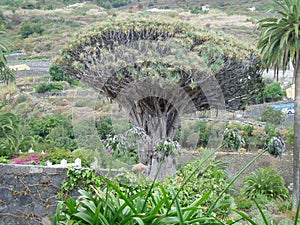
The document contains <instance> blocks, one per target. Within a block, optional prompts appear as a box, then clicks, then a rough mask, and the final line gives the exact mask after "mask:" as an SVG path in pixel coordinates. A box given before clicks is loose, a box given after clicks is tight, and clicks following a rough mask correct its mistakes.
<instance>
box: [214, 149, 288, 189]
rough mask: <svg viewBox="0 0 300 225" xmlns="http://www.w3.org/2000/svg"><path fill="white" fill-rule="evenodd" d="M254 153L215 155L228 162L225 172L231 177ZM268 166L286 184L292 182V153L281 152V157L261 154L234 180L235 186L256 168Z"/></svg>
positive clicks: (221, 153)
mask: <svg viewBox="0 0 300 225" xmlns="http://www.w3.org/2000/svg"><path fill="white" fill-rule="evenodd" d="M255 156H256V155H255V154H251V153H233V152H228V153H227V152H219V153H218V154H217V156H216V158H217V159H218V160H221V161H223V162H226V163H228V167H227V171H226V172H227V173H228V175H229V178H231V179H232V178H233V177H234V176H235V175H237V173H238V172H239V171H240V170H241V169H242V168H243V167H244V166H245V165H247V164H248V163H249V162H250V161H251V160H252V159H253V158H254V157H255ZM267 166H270V167H272V168H274V169H276V171H277V172H278V173H279V174H280V175H281V176H282V177H283V179H284V180H285V184H286V186H289V185H290V184H291V183H293V177H292V175H293V155H291V154H283V157H282V159H279V158H274V157H273V156H271V155H270V154H268V153H266V154H263V155H262V156H261V157H260V158H258V159H257V160H256V161H255V162H254V163H253V164H252V165H251V166H250V167H249V168H248V169H247V170H246V171H245V172H244V173H243V174H242V175H241V176H240V178H239V179H238V180H237V181H236V184H235V186H236V187H241V186H242V183H243V179H244V177H245V176H246V175H247V174H249V173H251V172H252V171H254V170H256V169H258V168H265V167H267Z"/></svg>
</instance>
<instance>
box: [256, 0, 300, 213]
mask: <svg viewBox="0 0 300 225" xmlns="http://www.w3.org/2000/svg"><path fill="white" fill-rule="evenodd" d="M276 4H277V6H278V9H276V10H275V12H276V13H278V14H279V16H278V17H271V18H265V19H262V20H260V21H259V22H258V26H259V29H260V30H261V33H260V38H259V42H258V49H259V51H260V54H261V58H262V62H263V63H264V65H265V68H267V69H269V68H271V67H274V68H275V74H276V73H277V72H278V68H279V67H282V69H283V71H285V70H286V69H287V66H288V64H289V63H290V62H292V64H293V67H294V80H295V119H294V131H295V133H294V135H295V136H294V138H295V141H294V150H293V209H294V210H295V209H296V208H297V204H298V199H299V149H300V34H299V32H300V31H299V27H300V3H299V0H283V1H277V2H276Z"/></svg>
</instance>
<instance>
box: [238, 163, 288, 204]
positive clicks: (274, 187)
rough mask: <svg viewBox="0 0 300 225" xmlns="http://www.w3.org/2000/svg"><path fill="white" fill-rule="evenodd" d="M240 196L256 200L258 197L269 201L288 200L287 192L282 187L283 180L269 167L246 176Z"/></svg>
mask: <svg viewBox="0 0 300 225" xmlns="http://www.w3.org/2000/svg"><path fill="white" fill-rule="evenodd" d="M242 194H243V195H244V196H245V197H247V198H249V199H252V198H258V197H259V196H260V195H264V196H266V197H268V198H269V199H281V200H284V199H287V198H288V190H287V188H286V187H285V186H284V180H283V178H282V177H281V176H280V175H279V174H278V172H277V171H276V170H274V169H273V168H270V167H266V168H260V169H258V170H256V171H254V172H252V173H251V174H249V175H247V176H246V178H245V179H244V188H243V192H242Z"/></svg>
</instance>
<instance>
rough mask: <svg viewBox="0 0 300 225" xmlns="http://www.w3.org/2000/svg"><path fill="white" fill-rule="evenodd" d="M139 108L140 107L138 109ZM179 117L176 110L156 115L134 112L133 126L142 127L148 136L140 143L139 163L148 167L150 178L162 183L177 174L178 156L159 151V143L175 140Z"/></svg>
mask: <svg viewBox="0 0 300 225" xmlns="http://www.w3.org/2000/svg"><path fill="white" fill-rule="evenodd" d="M137 108H138V107H137ZM179 120H180V118H179V115H178V113H177V111H176V110H175V109H174V108H171V110H167V111H166V112H160V113H158V114H156V115H153V114H151V113H147V111H146V110H143V113H139V110H132V111H131V113H130V121H131V123H132V124H133V125H135V126H138V127H142V128H143V129H144V130H145V131H146V134H147V136H146V137H145V138H144V139H141V140H139V141H138V143H137V144H138V156H139V161H140V162H141V163H143V164H145V165H147V166H148V168H149V170H148V176H149V177H150V178H152V179H153V178H155V177H156V176H157V179H158V180H160V181H162V180H163V179H164V177H166V176H169V175H172V174H175V173H176V166H177V161H176V156H175V154H174V153H173V152H171V153H165V152H163V151H157V150H156V147H157V145H158V144H159V143H161V142H163V141H165V140H166V139H169V140H173V139H174V136H175V133H176V130H177V128H178V125H179Z"/></svg>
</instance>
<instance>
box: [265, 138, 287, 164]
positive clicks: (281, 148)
mask: <svg viewBox="0 0 300 225" xmlns="http://www.w3.org/2000/svg"><path fill="white" fill-rule="evenodd" d="M264 149H265V150H267V151H268V152H269V153H270V155H272V156H274V157H279V158H280V159H281V158H282V154H283V153H284V152H285V150H286V147H285V143H284V140H283V139H282V138H281V137H280V136H278V137H271V138H267V140H266V143H265V146H264Z"/></svg>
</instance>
